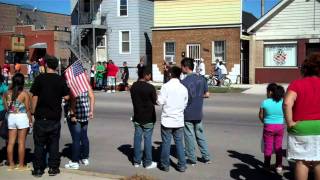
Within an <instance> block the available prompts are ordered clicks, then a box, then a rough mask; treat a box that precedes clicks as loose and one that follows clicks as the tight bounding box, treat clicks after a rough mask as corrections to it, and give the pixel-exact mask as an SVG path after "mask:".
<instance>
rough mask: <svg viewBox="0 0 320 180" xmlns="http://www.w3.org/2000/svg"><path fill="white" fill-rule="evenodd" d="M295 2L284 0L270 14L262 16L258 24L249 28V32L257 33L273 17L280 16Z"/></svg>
mask: <svg viewBox="0 0 320 180" xmlns="http://www.w3.org/2000/svg"><path fill="white" fill-rule="evenodd" d="M293 1H294V0H282V1H280V2H279V3H278V4H277V5H276V6H274V7H273V8H272V9H271V10H270V11H269V12H268V13H266V14H265V15H264V16H262V17H261V18H260V19H259V20H258V21H257V22H256V23H254V24H253V25H252V26H250V27H249V28H248V32H254V31H257V29H259V28H260V27H261V26H263V25H264V24H265V23H266V22H268V21H269V20H270V19H271V18H272V17H274V16H275V15H276V14H278V13H279V12H280V11H281V10H283V9H284V8H285V7H287V6H288V5H289V4H290V3H292V2H293Z"/></svg>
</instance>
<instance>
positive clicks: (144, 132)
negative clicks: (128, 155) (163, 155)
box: [133, 124, 153, 167]
mask: <svg viewBox="0 0 320 180" xmlns="http://www.w3.org/2000/svg"><path fill="white" fill-rule="evenodd" d="M134 128H135V129H134V142H133V148H134V155H133V163H135V164H140V163H141V159H142V151H141V142H142V136H143V139H144V163H143V165H144V166H145V167H146V166H149V165H150V164H151V163H152V133H153V127H152V128H144V127H143V126H140V125H136V124H135V125H134Z"/></svg>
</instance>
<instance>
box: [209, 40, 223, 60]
mask: <svg viewBox="0 0 320 180" xmlns="http://www.w3.org/2000/svg"><path fill="white" fill-rule="evenodd" d="M217 59H218V60H219V61H223V62H226V43H225V41H214V42H212V63H215V62H216V60H217Z"/></svg>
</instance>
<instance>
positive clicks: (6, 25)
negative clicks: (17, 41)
mask: <svg viewBox="0 0 320 180" xmlns="http://www.w3.org/2000/svg"><path fill="white" fill-rule="evenodd" d="M0 12H1V15H0V32H4V31H12V27H13V26H15V25H16V24H17V21H16V16H17V7H16V6H13V5H9V4H0Z"/></svg>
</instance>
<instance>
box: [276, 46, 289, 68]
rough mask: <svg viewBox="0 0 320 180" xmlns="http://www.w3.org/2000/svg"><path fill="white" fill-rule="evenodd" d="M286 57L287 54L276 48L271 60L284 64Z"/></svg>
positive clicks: (279, 64)
mask: <svg viewBox="0 0 320 180" xmlns="http://www.w3.org/2000/svg"><path fill="white" fill-rule="evenodd" d="M287 59H288V54H287V53H285V52H284V51H283V49H278V52H277V53H276V54H275V55H274V56H273V61H274V62H275V63H276V64H277V65H278V66H281V65H284V64H285V63H286V61H287Z"/></svg>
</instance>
